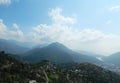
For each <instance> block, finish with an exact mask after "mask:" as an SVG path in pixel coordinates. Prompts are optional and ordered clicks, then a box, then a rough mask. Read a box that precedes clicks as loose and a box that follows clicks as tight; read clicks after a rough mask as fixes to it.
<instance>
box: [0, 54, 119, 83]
mask: <svg viewBox="0 0 120 83" xmlns="http://www.w3.org/2000/svg"><path fill="white" fill-rule="evenodd" d="M33 80H34V81H36V82H38V83H120V76H119V75H117V74H115V73H113V72H111V71H108V70H105V69H103V68H101V67H98V66H96V65H93V64H90V63H81V64H77V63H74V66H73V67H71V68H69V69H66V70H64V69H62V68H60V67H58V66H57V65H55V64H53V63H51V62H49V61H46V60H44V61H42V62H41V63H37V64H29V63H24V62H19V61H17V60H16V59H14V58H12V57H10V56H8V55H7V54H5V53H4V52H0V83H28V82H30V81H33Z"/></svg>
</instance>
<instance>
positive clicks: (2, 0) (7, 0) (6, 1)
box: [0, 0, 19, 5]
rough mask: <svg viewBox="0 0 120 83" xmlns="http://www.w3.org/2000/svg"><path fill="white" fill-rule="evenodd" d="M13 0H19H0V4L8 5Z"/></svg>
mask: <svg viewBox="0 0 120 83" xmlns="http://www.w3.org/2000/svg"><path fill="white" fill-rule="evenodd" d="M14 1H19V0H0V5H9V4H11V3H12V2H14Z"/></svg>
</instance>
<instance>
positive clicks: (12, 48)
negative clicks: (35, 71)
mask: <svg viewBox="0 0 120 83" xmlns="http://www.w3.org/2000/svg"><path fill="white" fill-rule="evenodd" d="M28 50H29V48H27V47H23V46H20V45H17V43H15V42H14V41H13V42H12V41H10V40H3V39H0V51H6V52H7V53H11V54H20V53H24V52H26V51H28Z"/></svg>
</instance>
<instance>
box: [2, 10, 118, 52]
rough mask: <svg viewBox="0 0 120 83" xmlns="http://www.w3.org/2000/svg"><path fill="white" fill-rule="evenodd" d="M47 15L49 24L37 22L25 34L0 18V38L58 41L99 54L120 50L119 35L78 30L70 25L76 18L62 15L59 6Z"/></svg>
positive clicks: (17, 27) (36, 41)
mask: <svg viewBox="0 0 120 83" xmlns="http://www.w3.org/2000/svg"><path fill="white" fill-rule="evenodd" d="M49 16H50V18H51V20H52V23H51V24H39V25H37V26H35V27H33V29H32V31H31V32H29V33H27V34H24V33H23V32H22V31H21V30H20V28H19V26H18V25H17V24H16V23H14V24H13V28H14V30H10V29H9V28H8V27H7V26H6V25H5V24H4V23H3V20H0V38H3V39H14V40H18V41H28V42H33V43H36V44H40V43H52V42H60V43H63V44H65V45H67V46H68V47H70V48H73V49H77V50H78V49H79V50H86V51H92V52H95V53H100V54H111V53H113V52H117V51H120V43H119V42H120V35H114V34H105V33H103V32H101V31H98V30H94V29H90V28H87V29H83V30H80V29H78V28H74V27H71V25H72V24H74V23H75V22H76V19H75V18H74V17H69V16H67V17H65V16H63V15H62V9H61V8H55V9H51V11H49Z"/></svg>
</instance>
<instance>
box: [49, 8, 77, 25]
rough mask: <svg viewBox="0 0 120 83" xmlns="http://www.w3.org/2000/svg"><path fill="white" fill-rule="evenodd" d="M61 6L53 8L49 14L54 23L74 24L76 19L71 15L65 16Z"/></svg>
mask: <svg viewBox="0 0 120 83" xmlns="http://www.w3.org/2000/svg"><path fill="white" fill-rule="evenodd" d="M61 13H62V9H61V8H55V9H51V10H50V12H49V16H50V17H51V19H52V21H53V23H56V24H74V23H75V19H74V18H71V17H64V16H63V15H62V14H61Z"/></svg>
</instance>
